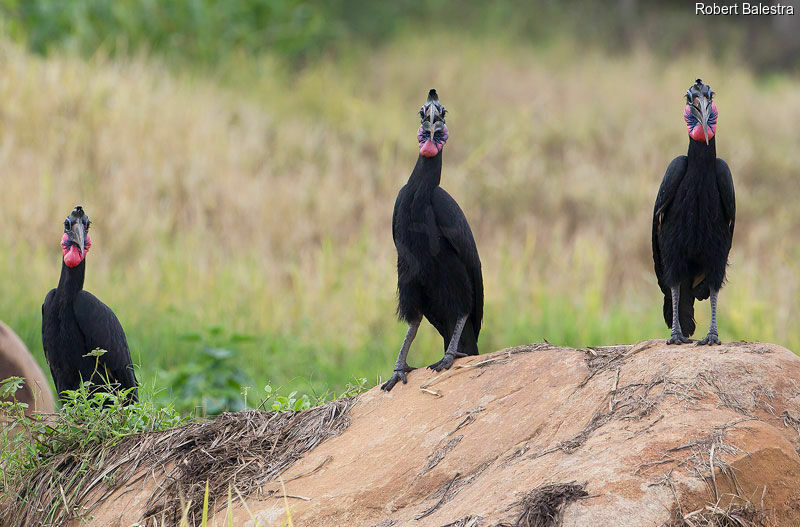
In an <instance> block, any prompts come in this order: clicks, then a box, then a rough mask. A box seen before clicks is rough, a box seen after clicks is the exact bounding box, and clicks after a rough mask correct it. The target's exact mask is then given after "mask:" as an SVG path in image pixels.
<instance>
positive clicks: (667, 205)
mask: <svg viewBox="0 0 800 527" xmlns="http://www.w3.org/2000/svg"><path fill="white" fill-rule="evenodd" d="M713 97H714V92H712V91H711V88H710V87H709V86H708V85H707V84H703V81H702V80H700V79H697V81H696V82H695V83H694V85H692V86H691V87H690V88H689V90H688V91H687V92H686V107H685V109H684V119H685V120H686V126H687V127H688V129H689V153H688V155H685V156H678V157H676V158H675V159H673V160H672V162H671V163H670V164H669V167H667V172H666V174H664V180H663V181H662V182H661V188H660V189H659V191H658V197H657V198H656V204H655V208H654V210H653V262H654V264H655V271H656V276H657V277H658V285H659V286H660V287H661V291H662V292H663V293H664V321H665V322H666V323H667V326H669V327H672V335H671V337H670V339H669V340H668V341H667V343H668V344H682V343H686V342H690V340H689V339H688V338H687V337H688V336H691V335H692V333H694V330H695V321H694V300H695V299H698V300H705V299H706V298H709V297H710V299H711V326H710V327H709V329H708V335H707V336H706V337H705V338H704V339H703V340H700V341H698V342H697V344H720V340H719V334H718V331H717V294H718V292H719V290H720V288H721V287H722V283H723V281H724V280H725V269H726V267H727V265H728V252H729V251H730V249H731V242H732V241H733V227H734V222H735V218H736V199H735V196H734V191H733V179H732V178H731V171H730V169H729V168H728V164H727V163H725V161H723V160H722V159H719V158H718V157H717V148H716V132H717V117H718V115H719V114H718V112H717V106H716V104H715V103H714V101H713Z"/></svg>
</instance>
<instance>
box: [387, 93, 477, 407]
mask: <svg viewBox="0 0 800 527" xmlns="http://www.w3.org/2000/svg"><path fill="white" fill-rule="evenodd" d="M445 113H446V110H445V109H444V106H442V104H441V103H440V102H439V97H438V95H437V94H436V90H431V91H430V92H429V93H428V99H427V102H425V105H424V106H423V107H422V108H421V109H420V111H419V115H420V118H421V120H422V124H421V125H420V127H419V130H418V131H417V140H418V141H419V147H420V148H419V158H418V159H417V165H416V166H415V167H414V171H413V172H412V173H411V177H409V178H408V183H406V185H405V186H404V187H403V188H402V189H401V190H400V193H399V194H398V195H397V201H395V204H394V215H393V217H392V237H393V238H394V244H395V247H396V248H397V288H398V291H399V297H400V298H399V304H398V307H397V313H398V315H399V316H400V318H401V319H402V320H405V321H406V322H408V325H409V327H408V332H407V333H406V337H405V339H404V340H403V346H402V348H401V349H400V354H399V355H398V356H397V363H396V364H395V368H394V374H393V375H392V377H391V378H390V379H389V380H388V381H386V382H385V383H384V384H383V385H382V386H381V388H382V389H383V390H386V391H389V390H391V389H392V388H393V387H394V385H395V384H397V381H403V383H404V384H405V383H406V373H407V372H409V371H411V370H413V369H414V368H411V367H410V366H409V365H408V363H407V362H406V357H407V356H408V349H409V348H410V347H411V342H412V341H413V340H414V337H415V336H416V334H417V329H418V328H419V325H420V322H422V317H423V316H424V317H425V318H427V319H428V321H429V322H430V323H431V324H433V326H434V327H435V328H436V330H437V331H438V332H439V334H440V335H441V336H442V338H443V339H444V349H445V352H444V356H443V357H442V359H441V360H440V361H438V362H436V363H434V364H431V365H430V366H429V367H430V368H431V369H433V370H435V371H441V370H446V369H448V368H449V367H450V366H452V365H453V361H454V360H455V359H456V357H465V356H467V355H477V354H478V334H479V333H480V331H481V319H482V318H483V277H482V276H481V260H480V258H479V257H478V248H477V247H476V246H475V239H474V238H473V236H472V230H470V228H469V223H467V218H466V217H465V216H464V213H463V212H462V211H461V208H460V207H459V206H458V203H456V201H455V200H454V199H453V198H452V197H450V194H448V193H447V192H446V191H445V190H444V189H443V188H441V187H440V186H439V181H440V179H441V175H442V148H443V147H444V144H445V142H447V138H448V131H447V126H445V122H444V116H445Z"/></svg>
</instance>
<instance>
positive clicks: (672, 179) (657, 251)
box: [653, 156, 696, 336]
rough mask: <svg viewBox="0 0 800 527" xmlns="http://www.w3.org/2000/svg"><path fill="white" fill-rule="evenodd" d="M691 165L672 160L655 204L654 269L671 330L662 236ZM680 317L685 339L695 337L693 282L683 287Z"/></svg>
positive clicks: (684, 158) (678, 158) (670, 295)
mask: <svg viewBox="0 0 800 527" xmlns="http://www.w3.org/2000/svg"><path fill="white" fill-rule="evenodd" d="M688 165H689V158H688V157H687V156H678V157H676V158H675V159H673V160H672V162H671V163H670V164H669V166H668V167H667V171H666V172H665V173H664V179H662V180H661V187H660V188H659V189H658V196H656V203H655V206H654V207H653V266H654V268H655V272H656V278H657V279H658V287H660V288H661V292H662V293H664V308H663V312H664V322H665V323H666V324H667V327H672V293H671V291H670V286H669V284H667V283H666V282H665V281H664V261H663V259H662V255H661V246H660V244H659V235H660V233H661V226H662V222H663V219H664V216H665V213H666V211H667V209H668V208H669V206H670V205H671V204H672V200H673V199H674V198H675V192H676V191H677V190H678V186H680V183H681V181H682V180H683V177H684V176H685V175H686V168H687V166H688ZM678 315H679V321H680V324H681V330H682V331H683V334H684V335H686V336H691V335H692V334H694V330H695V328H696V323H695V320H694V294H693V292H692V284H691V282H686V283H682V284H680V303H679V305H678Z"/></svg>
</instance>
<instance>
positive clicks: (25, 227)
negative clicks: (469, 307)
mask: <svg viewBox="0 0 800 527" xmlns="http://www.w3.org/2000/svg"><path fill="white" fill-rule="evenodd" d="M432 38H433V40H425V41H424V42H423V41H420V40H419V39H417V38H415V37H397V38H395V39H394V40H392V41H391V42H389V43H388V44H386V45H384V46H381V47H376V48H373V49H371V50H369V52H368V51H367V50H364V49H353V50H351V51H350V52H348V53H347V54H342V55H339V56H336V57H331V58H329V59H327V60H321V61H318V62H315V63H312V64H309V65H307V66H306V67H305V68H302V69H300V70H299V71H290V70H287V68H286V67H285V66H284V65H283V64H282V61H281V60H280V59H279V58H278V57H276V56H274V55H271V54H264V55H259V56H258V57H250V58H247V57H242V58H240V59H237V60H234V61H231V62H228V63H226V64H225V65H224V66H221V67H220V70H219V72H218V73H216V74H209V75H200V74H197V73H191V74H189V73H180V72H178V73H176V72H174V71H172V70H170V69H168V68H166V67H165V66H164V65H163V64H161V63H159V62H158V61H156V60H150V59H141V58H134V59H125V58H118V59H114V60H108V59H105V58H102V57H99V56H96V57H94V58H93V59H91V60H88V61H87V60H84V59H82V58H78V57H75V56H72V55H69V54H59V53H53V54H51V55H50V56H48V57H46V58H42V57H39V56H37V55H34V54H31V53H29V52H27V51H24V50H22V49H20V48H19V47H17V46H15V45H12V44H10V43H8V42H7V41H6V42H0V66H2V70H3V71H4V75H3V76H2V77H1V78H0V116H2V119H3V127H2V128H0V166H2V167H3V188H4V191H3V192H2V193H0V210H3V211H4V214H5V216H4V228H3V229H0V247H4V248H8V249H7V250H6V251H5V253H4V255H3V256H4V257H3V258H2V259H0V276H2V288H3V294H2V295H0V319H2V320H4V321H5V322H6V323H8V324H9V325H10V326H11V327H12V328H14V329H15V330H16V331H17V332H18V333H19V334H20V336H21V337H22V339H23V340H24V341H25V342H26V344H27V345H28V346H29V347H30V349H31V350H32V351H33V352H34V354H35V355H36V357H37V359H39V361H40V362H42V364H44V362H43V355H42V349H41V336H40V324H41V318H40V317H41V315H40V313H41V312H40V306H41V302H42V300H43V298H44V296H45V294H46V293H47V291H48V290H49V289H50V288H52V287H54V286H55V285H56V283H57V280H58V274H59V267H60V249H59V245H58V244H59V240H60V235H61V234H60V232H61V222H62V221H63V218H64V217H65V216H66V214H67V213H68V212H69V211H70V210H71V209H72V207H73V206H74V205H76V204H79V203H80V204H82V205H84V206H85V208H86V210H87V212H88V214H89V216H90V217H91V219H92V221H93V224H92V230H91V235H92V239H93V246H92V249H91V251H90V252H89V255H88V257H87V261H88V268H87V278H86V288H87V289H88V290H90V291H92V292H93V293H95V294H96V295H97V296H98V297H99V298H100V299H102V300H103V301H104V302H106V303H107V304H108V305H109V306H111V307H112V308H113V309H114V311H115V312H116V313H117V315H118V316H119V318H120V320H121V321H122V323H123V326H124V328H125V330H126V333H127V335H128V339H129V342H130V344H131V349H132V353H133V358H134V361H135V362H136V363H137V365H138V370H137V375H138V377H139V379H140V381H141V382H142V383H143V388H142V393H143V394H144V396H145V397H147V398H149V397H158V398H160V397H164V396H165V395H166V396H169V395H170V392H169V390H170V389H171V387H170V386H167V385H166V384H167V382H168V381H166V380H165V379H169V378H170V377H169V376H170V375H171V374H175V372H180V371H182V368H185V367H187V365H191V364H192V363H198V361H200V357H201V356H202V354H203V351H202V350H203V349H204V347H205V346H207V345H208V346H211V347H223V348H226V349H231V350H232V351H234V352H235V355H234V356H233V357H231V358H230V359H226V361H227V362H226V364H229V365H230V368H234V367H235V368H238V370H240V371H241V372H243V373H244V375H246V376H247V377H248V378H249V379H250V380H251V381H252V384H253V386H252V387H251V390H250V392H249V393H250V394H255V393H261V391H262V390H263V387H264V386H265V385H267V384H269V385H270V386H272V387H275V388H280V390H281V391H282V392H283V393H289V392H290V391H293V390H298V391H299V392H300V393H310V394H314V393H325V392H326V391H328V390H330V391H341V390H343V389H344V387H345V385H346V384H347V383H348V382H352V381H353V378H354V377H365V378H367V379H369V383H370V384H372V383H374V382H377V381H378V379H379V377H380V376H383V377H386V376H388V374H389V373H390V371H391V367H392V365H393V364H394V359H395V356H396V353H397V350H398V348H399V345H400V343H401V341H402V338H403V335H404V333H405V329H406V328H405V327H404V326H403V325H402V324H401V323H399V322H398V321H397V320H396V318H395V316H394V310H395V304H396V275H395V253H394V247H393V244H392V240H391V228H390V225H391V211H392V206H393V203H394V198H395V196H396V193H397V191H398V190H399V188H400V187H401V186H402V184H403V183H404V182H405V180H406V179H407V177H408V174H409V172H410V170H411V168H412V166H413V163H414V161H415V159H416V155H417V153H416V144H415V132H416V127H417V126H418V120H417V118H416V111H417V109H418V108H419V105H420V104H421V103H422V102H423V100H424V96H425V93H426V92H427V89H428V88H430V87H436V88H438V89H439V93H440V95H441V97H442V101H443V103H444V104H445V106H446V107H447V109H448V111H449V113H448V126H449V128H450V131H451V138H450V141H449V142H448V145H447V146H446V147H445V149H446V151H445V169H444V174H443V179H442V185H443V186H444V187H445V188H446V189H447V190H448V191H449V192H450V193H451V194H452V195H453V196H454V197H455V198H456V199H457V200H458V202H459V203H460V204H461V206H462V208H463V209H464V211H465V212H466V215H467V218H468V219H469V221H470V223H471V225H472V226H473V230H474V231H475V235H476V239H477V243H478V248H479V251H480V254H481V258H482V261H483V271H484V280H485V286H486V287H485V288H486V309H485V319H484V324H483V327H484V329H483V331H482V333H481V339H480V343H479V344H480V348H481V350H482V351H483V352H490V351H494V350H497V349H500V348H503V347H507V346H513V345H519V344H525V343H529V342H532V341H538V340H542V339H547V340H548V341H550V342H552V343H554V344H561V345H568V346H587V345H604V344H618V343H626V342H634V341H637V340H642V339H647V338H663V337H665V336H666V335H667V333H668V330H667V328H666V327H665V326H664V324H663V321H662V320H661V303H662V298H661V294H660V292H659V291H658V287H657V285H656V283H655V277H654V276H653V273H652V259H651V256H650V222H651V215H652V203H653V200H654V198H655V194H656V192H657V189H658V185H659V183H660V180H661V177H662V175H663V171H664V169H665V167H666V165H667V164H668V162H669V161H670V160H671V159H672V158H673V157H674V156H676V155H679V154H681V153H685V151H686V144H687V141H688V140H687V138H686V131H685V126H684V124H683V122H682V108H683V94H684V93H685V90H686V87H687V86H688V84H689V83H690V82H691V81H693V80H694V78H695V77H697V76H702V77H703V78H704V79H705V80H706V81H708V82H709V83H710V84H711V86H712V87H713V88H714V89H715V90H716V91H717V99H716V100H717V104H718V106H719V108H720V124H719V129H718V151H719V154H720V156H721V157H724V158H726V160H727V161H728V163H729V164H730V166H731V168H732V171H733V175H734V181H735V184H736V191H737V198H738V215H737V226H736V234H735V237H734V249H733V251H732V253H731V266H730V268H729V284H728V285H727V286H726V287H725V289H724V290H723V292H722V294H721V296H720V308H721V313H720V331H721V337H722V338H723V339H724V340H736V339H748V340H767V341H772V342H776V343H778V344H783V345H785V346H788V347H790V348H792V349H795V350H800V332H799V331H798V329H797V326H796V324H795V321H796V320H797V318H798V316H800V284H799V283H798V278H797V277H798V276H800V265H798V263H797V262H798V261H799V260H798V256H800V243H798V242H799V241H800V239H798V234H797V231H796V229H795V228H794V227H795V226H796V225H797V224H798V222H800V209H797V208H795V207H791V206H790V205H788V204H790V203H791V202H792V199H793V198H794V197H796V196H797V193H798V186H797V178H798V175H800V158H798V157H797V156H795V155H794V151H795V150H796V144H795V143H796V133H795V127H796V123H797V122H798V121H799V120H800V80H798V79H797V78H796V77H792V76H773V77H770V78H769V80H768V81H767V80H765V79H763V78H760V77H757V76H755V75H754V74H752V73H750V72H749V71H748V70H746V69H744V68H741V67H740V65H739V63H738V62H737V61H736V60H734V59H730V60H727V61H717V60H714V58H713V57H712V56H711V55H708V54H704V53H699V52H697V50H687V53H686V54H685V55H676V56H674V57H672V58H670V59H664V58H661V57H659V56H657V55H653V54H652V53H651V52H650V51H648V50H647V49H646V48H638V47H634V48H633V49H632V50H630V53H628V54H626V55H624V56H618V55H608V54H606V53H605V52H602V51H594V52H587V51H585V50H583V49H582V48H581V47H580V46H579V45H577V44H576V43H575V42H570V41H568V40H564V41H560V42H554V43H552V44H551V45H549V46H547V47H541V48H531V47H530V46H527V45H517V44H514V43H510V42H507V41H505V40H496V39H492V38H468V37H465V36H463V35H462V34H460V33H458V32H452V33H448V32H445V31H442V32H440V33H439V34H437V35H436V36H435V37H432ZM431 45H433V46H435V48H436V49H437V50H438V53H437V60H436V61H430V60H428V59H429V58H430V53H429V52H430V46H431ZM634 87H635V89H634ZM626 90H627V91H626ZM621 91H622V93H623V94H624V96H621V95H620V93H621ZM753 101H758V102H759V104H757V105H755V106H754V105H753V104H751V103H753ZM6 175H11V177H6ZM697 314H698V333H701V332H703V331H704V330H705V326H706V324H707V323H708V318H709V317H708V305H707V303H702V304H698V305H697ZM218 328H222V330H221V331H219V330H218ZM192 335H200V336H201V338H200V339H197V338H193V337H192ZM441 353H442V343H441V339H440V338H439V336H438V334H436V332H435V331H434V330H433V329H432V328H431V327H430V326H428V325H427V324H425V325H423V327H422V329H421V331H420V333H419V336H418V337H417V341H416V342H415V344H414V347H413V348H412V351H411V355H410V363H411V364H412V365H416V366H423V365H426V364H429V363H431V362H434V361H435V360H436V359H438V358H439V356H440V355H441ZM211 370H213V368H212V369H211ZM213 375H215V372H214V371H209V376H210V377H211V376H213ZM161 390H167V391H166V392H164V391H161ZM195 404H200V401H196V403H195Z"/></svg>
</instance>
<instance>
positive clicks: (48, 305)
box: [42, 207, 138, 401]
mask: <svg viewBox="0 0 800 527" xmlns="http://www.w3.org/2000/svg"><path fill="white" fill-rule="evenodd" d="M89 225H90V222H89V217H88V216H87V215H86V214H85V213H84V211H83V208H82V207H75V209H74V210H73V211H72V213H71V214H70V215H69V216H68V217H67V219H66V220H64V235H63V236H62V238H61V249H62V252H63V254H64V258H63V262H62V264H61V278H60V279H59V281H58V287H56V288H55V289H53V290H51V291H50V292H49V293H47V297H46V298H45V299H44V304H42V344H43V345H44V353H45V357H46V358H47V363H48V364H49V365H50V372H51V373H52V374H53V381H55V385H56V390H57V391H58V393H59V395H61V392H62V391H64V390H75V389H77V388H78V387H79V385H80V383H81V382H82V381H87V380H91V381H92V383H93V384H94V385H95V386H99V385H103V384H105V382H106V379H107V380H108V381H109V382H110V383H111V384H112V386H113V387H114V388H115V389H127V388H133V390H132V392H131V394H130V396H129V400H133V401H136V400H138V393H137V388H136V387H137V382H136V376H135V375H134V372H133V365H132V364H131V354H130V351H129V350H128V341H127V339H126V338H125V332H124V331H123V330H122V325H120V323H119V320H118V319H117V316H116V315H115V314H114V312H113V311H111V309H110V308H109V307H108V306H107V305H105V304H104V303H102V302H101V301H100V300H98V299H97V298H96V297H95V296H94V295H93V294H91V293H89V292H88V291H84V290H83V279H84V276H85V274H86V253H87V252H88V251H89V248H90V247H91V245H92V240H91V238H90V237H89ZM97 348H100V349H102V350H105V351H106V353H105V354H103V355H102V356H100V357H99V358H97V357H94V356H86V355H87V354H88V353H89V352H91V351H92V350H95V349H97Z"/></svg>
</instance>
